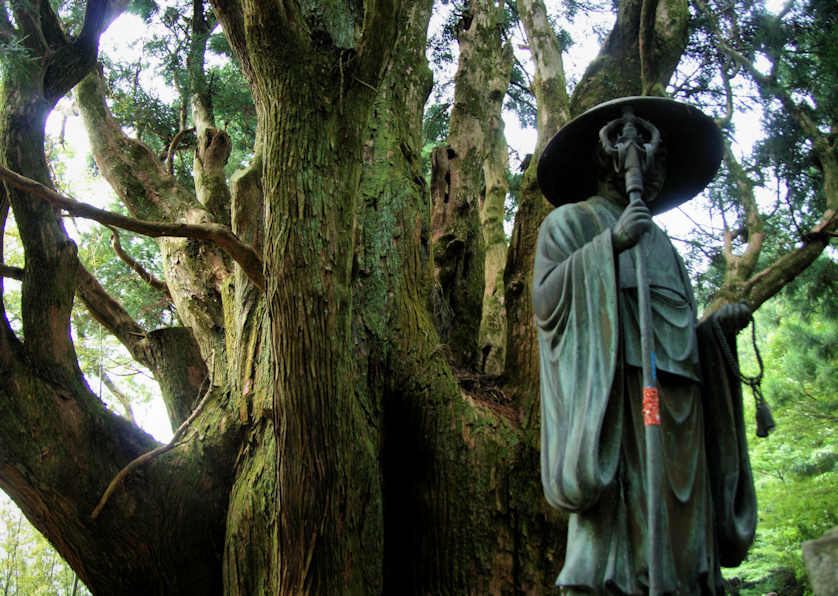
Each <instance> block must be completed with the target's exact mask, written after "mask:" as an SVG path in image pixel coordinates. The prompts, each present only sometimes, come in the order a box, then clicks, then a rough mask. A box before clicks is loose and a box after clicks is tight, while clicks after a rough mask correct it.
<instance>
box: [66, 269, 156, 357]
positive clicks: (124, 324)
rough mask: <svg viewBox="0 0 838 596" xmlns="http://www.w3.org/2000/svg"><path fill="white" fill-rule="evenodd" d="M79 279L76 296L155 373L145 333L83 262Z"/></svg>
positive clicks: (133, 354) (132, 353)
mask: <svg viewBox="0 0 838 596" xmlns="http://www.w3.org/2000/svg"><path fill="white" fill-rule="evenodd" d="M77 279H78V286H77V288H76V293H77V295H78V297H79V298H81V300H82V302H84V305H85V306H86V307H87V310H88V312H90V314H91V315H92V316H93V318H94V319H96V321H98V322H99V324H100V325H102V326H103V327H104V328H105V329H107V330H108V331H110V332H111V333H112V334H113V336H114V337H116V338H117V339H118V340H119V341H120V343H122V345H123V346H125V348H126V349H127V350H128V352H129V353H130V354H131V356H132V357H133V358H134V360H136V361H137V362H139V363H140V364H142V365H143V366H145V367H146V368H149V369H151V370H152V371H154V370H155V366H154V360H153V359H152V355H151V351H150V346H149V344H148V341H147V339H146V332H145V330H144V329H143V328H142V327H140V326H139V325H138V324H137V323H136V322H135V321H134V319H133V318H131V315H129V314H128V311H126V310H125V309H124V308H123V307H122V305H121V304H119V302H117V301H116V300H114V298H113V297H112V296H111V295H110V294H108V292H107V291H106V290H105V288H103V287H102V285H101V284H100V283H99V282H98V281H97V279H96V278H95V277H93V275H92V274H91V273H90V272H89V271H88V270H87V269H86V268H85V267H84V266H83V265H82V264H81V263H79V272H78V277H77Z"/></svg>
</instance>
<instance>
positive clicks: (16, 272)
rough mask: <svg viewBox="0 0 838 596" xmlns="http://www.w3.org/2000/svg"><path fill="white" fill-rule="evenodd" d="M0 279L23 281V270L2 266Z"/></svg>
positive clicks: (0, 265) (0, 267)
mask: <svg viewBox="0 0 838 596" xmlns="http://www.w3.org/2000/svg"><path fill="white" fill-rule="evenodd" d="M0 277H8V278H9V279H16V280H18V281H23V268H22V267H13V266H11V265H3V264H0Z"/></svg>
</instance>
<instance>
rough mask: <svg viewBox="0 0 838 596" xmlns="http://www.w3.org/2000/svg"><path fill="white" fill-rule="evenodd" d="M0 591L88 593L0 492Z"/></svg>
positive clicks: (29, 595)
mask: <svg viewBox="0 0 838 596" xmlns="http://www.w3.org/2000/svg"><path fill="white" fill-rule="evenodd" d="M0 592H2V594H3V595H4V596H37V595H43V596H53V595H56V596H58V595H60V596H65V595H66V596H71V595H75V596H81V595H83V594H90V592H89V591H88V590H87V588H86V587H85V586H84V584H83V583H81V582H80V581H79V580H78V578H77V577H76V574H75V573H73V570H72V569H70V567H68V566H67V564H66V563H65V562H64V560H63V559H62V558H61V556H60V555H59V554H58V553H57V552H56V551H55V549H53V548H52V546H50V544H49V543H48V542H47V541H46V539H45V538H44V537H43V536H42V535H41V534H40V533H39V532H38V531H37V530H36V529H35V528H34V527H32V525H31V524H30V523H29V522H28V521H27V519H26V518H25V517H24V516H23V514H22V513H21V512H20V510H19V509H18V508H17V507H16V506H15V505H14V503H12V502H11V501H10V500H9V499H8V498H7V497H6V495H4V494H3V493H2V492H0Z"/></svg>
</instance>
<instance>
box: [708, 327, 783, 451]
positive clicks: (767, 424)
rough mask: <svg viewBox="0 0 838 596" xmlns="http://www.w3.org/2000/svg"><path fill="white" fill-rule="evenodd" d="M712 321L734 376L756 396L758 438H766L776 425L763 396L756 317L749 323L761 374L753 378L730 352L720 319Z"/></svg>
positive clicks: (763, 370)
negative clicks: (743, 369) (741, 367)
mask: <svg viewBox="0 0 838 596" xmlns="http://www.w3.org/2000/svg"><path fill="white" fill-rule="evenodd" d="M712 319H713V321H712V324H713V332H714V333H715V335H716V339H717V341H718V344H719V347H720V349H721V351H722V354H723V355H724V358H725V360H727V362H728V364H729V365H730V369H731V370H732V371H733V374H734V375H736V378H737V379H739V382H741V383H743V384H744V385H747V386H748V387H750V388H751V393H753V395H754V405H755V406H756V417H757V436H759V437H766V436H768V433H769V432H771V431H772V430H774V426H775V425H774V419H773V418H772V416H771V410H770V408H769V407H768V402H766V401H765V396H764V395H763V394H762V377H763V373H764V372H765V367H764V366H763V363H762V356H760V353H759V348H758V347H757V326H756V322H755V321H754V317H753V315H749V316H748V323H750V325H751V343H752V345H753V346H754V355H755V356H756V359H757V365H758V366H759V372H758V373H757V374H756V375H754V376H752V377H750V376H748V375H745V374H743V373H742V371H741V370H740V368H739V363H738V362H737V361H736V357H735V356H734V355H733V352H731V350H730V345H729V344H728V343H727V339H726V338H725V334H724V330H723V329H722V325H721V323H720V322H719V319H718V317H712Z"/></svg>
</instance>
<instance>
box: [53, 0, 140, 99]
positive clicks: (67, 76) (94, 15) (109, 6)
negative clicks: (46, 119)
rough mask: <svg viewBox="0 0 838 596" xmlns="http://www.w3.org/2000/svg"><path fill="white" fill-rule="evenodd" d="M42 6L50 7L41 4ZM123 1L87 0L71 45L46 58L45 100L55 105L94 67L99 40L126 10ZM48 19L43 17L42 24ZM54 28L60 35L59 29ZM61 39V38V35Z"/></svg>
mask: <svg viewBox="0 0 838 596" xmlns="http://www.w3.org/2000/svg"><path fill="white" fill-rule="evenodd" d="M41 4H42V5H44V4H46V5H47V6H48V5H49V4H50V3H49V2H46V1H43V2H41ZM127 4H128V3H127V1H126V0H88V1H87V5H86V9H85V15H84V24H83V25H82V30H81V33H80V34H79V36H78V37H77V38H76V39H75V40H74V41H72V42H66V41H65V42H64V43H61V44H60V45H58V46H56V47H55V49H54V51H53V52H50V53H49V55H48V56H45V57H46V61H47V68H46V74H45V75H44V96H45V97H46V98H47V99H48V100H50V101H57V100H58V99H59V98H61V97H62V96H64V95H66V94H67V93H68V92H69V91H70V89H72V88H73V87H74V86H75V85H76V83H78V82H79V81H80V80H81V78H82V77H83V76H84V75H85V74H87V73H88V72H89V71H90V69H92V68H93V67H94V66H95V64H96V56H97V54H98V52H99V36H100V35H101V34H102V32H103V31H104V30H105V29H106V28H107V27H108V25H110V24H111V22H113V20H114V19H115V18H116V17H117V16H119V14H120V13H122V11H124V10H125V7H126V6H127ZM45 18H47V17H46V16H44V17H42V20H43V19H45ZM53 18H54V19H56V23H55V27H56V28H58V31H59V32H61V31H60V25H59V24H58V23H57V17H56V16H55V15H54V13H53ZM61 35H62V37H63V36H64V34H63V32H61Z"/></svg>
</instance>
